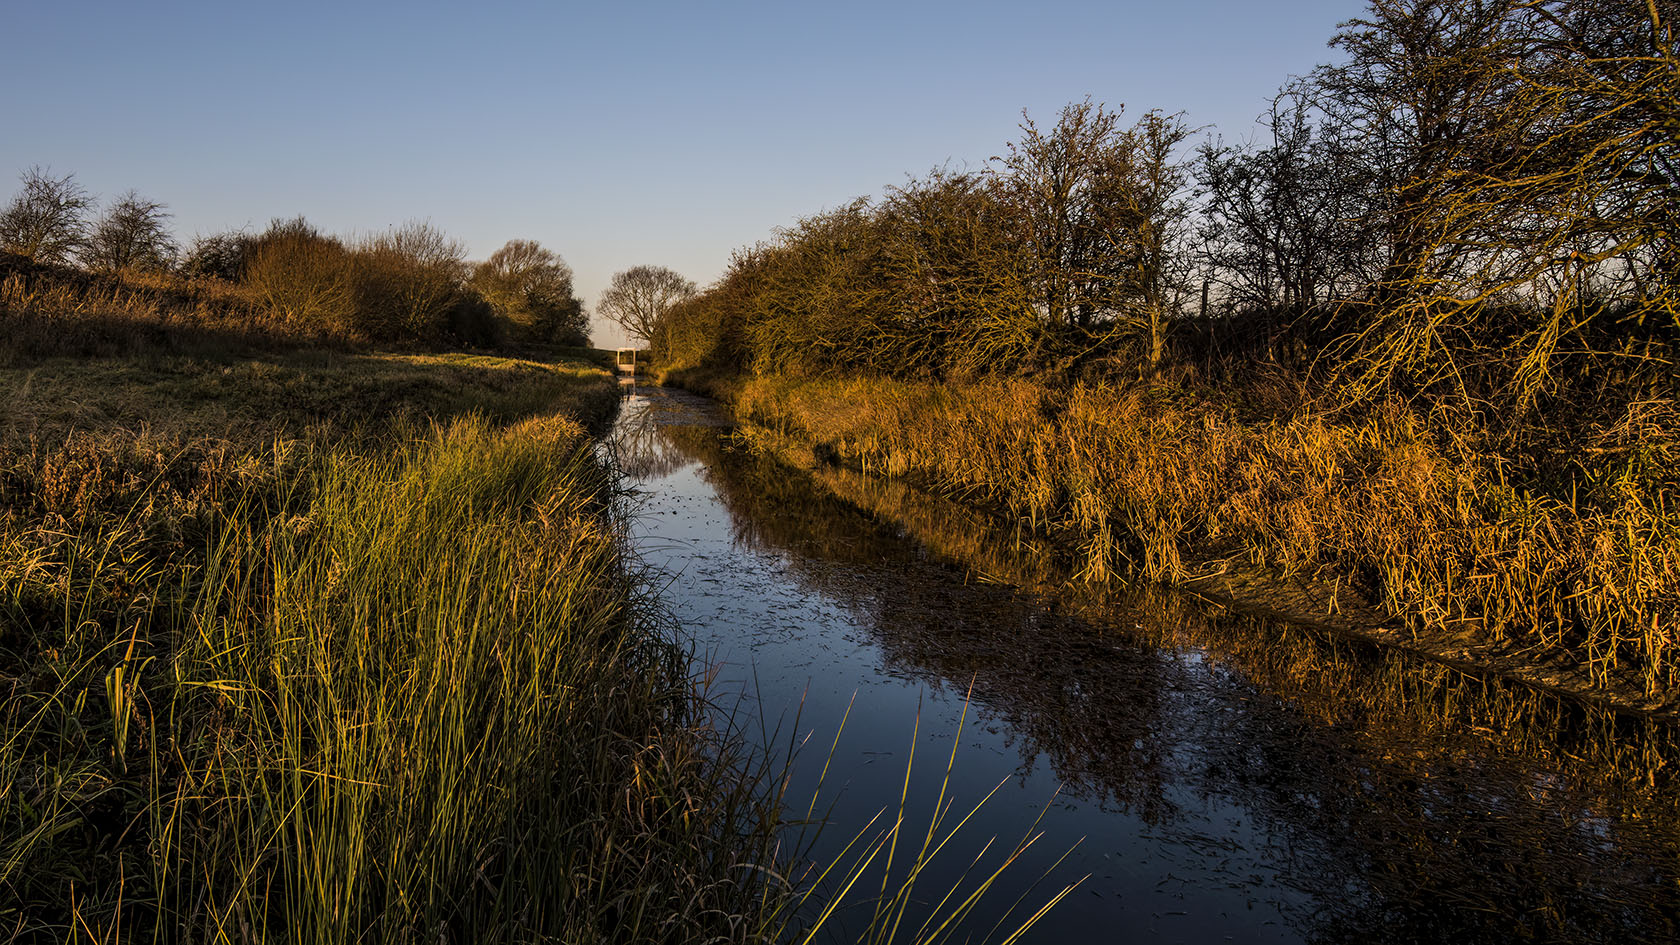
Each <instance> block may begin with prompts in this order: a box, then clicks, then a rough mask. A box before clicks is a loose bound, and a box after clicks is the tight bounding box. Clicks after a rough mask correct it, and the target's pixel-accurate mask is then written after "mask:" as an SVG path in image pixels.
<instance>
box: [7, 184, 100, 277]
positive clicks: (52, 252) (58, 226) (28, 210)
mask: <svg viewBox="0 0 1680 945" xmlns="http://www.w3.org/2000/svg"><path fill="white" fill-rule="evenodd" d="M20 179H21V180H22V181H23V192H22V193H20V194H18V195H17V196H16V197H14V198H12V202H11V204H10V205H8V206H7V207H6V209H5V210H4V211H3V212H0V249H4V250H6V251H7V252H12V253H17V254H18V255H20V256H27V257H28V258H30V259H32V260H34V261H35V262H40V263H60V264H62V263H67V262H69V261H70V258H71V256H72V255H73V254H74V253H75V252H76V250H77V249H79V248H80V247H81V246H82V243H83V241H84V240H85V239H86V238H87V220H86V218H85V214H86V213H87V211H88V209H89V208H91V207H92V206H93V198H92V197H90V196H88V193H87V191H85V190H83V189H82V188H81V186H80V185H79V184H77V183H76V176H75V175H74V174H66V175H64V176H63V177H53V176H51V175H50V174H49V173H48V172H47V171H46V170H45V169H43V168H40V167H32V168H30V169H29V170H27V171H25V172H24V173H23V175H22V176H21V178H20Z"/></svg>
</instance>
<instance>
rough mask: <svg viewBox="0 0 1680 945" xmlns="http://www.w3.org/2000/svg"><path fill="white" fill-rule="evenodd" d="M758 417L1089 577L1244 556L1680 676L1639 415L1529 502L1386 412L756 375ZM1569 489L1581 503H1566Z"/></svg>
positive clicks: (1386, 599)
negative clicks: (921, 490) (1253, 412)
mask: <svg viewBox="0 0 1680 945" xmlns="http://www.w3.org/2000/svg"><path fill="white" fill-rule="evenodd" d="M735 400H736V404H737V409H738V411H739V413H740V414H741V416H742V417H743V418H745V419H747V420H749V421H751V422H753V423H757V424H760V425H763V426H766V427H769V428H772V429H775V430H778V431H780V432H783V433H786V434H789V435H793V436H797V437H800V438H803V439H805V440H807V441H808V442H811V443H812V444H813V445H814V448H815V450H816V452H817V453H818V454H819V455H820V456H825V457H828V458H830V459H832V460H834V461H838V462H841V463H844V464H847V465H851V466H855V467H857V468H860V469H863V470H865V471H869V472H877V473H880V474H883V475H889V476H904V477H908V478H911V479H913V480H916V481H918V482H920V483H921V484H923V485H927V486H931V487H933V488H935V489H937V490H939V491H942V492H945V493H947V494H953V495H957V496H959V497H963V498H967V499H970V500H975V501H980V502H983V503H986V504H991V505H994V506H998V507H1001V508H1003V509H1006V510H1008V511H1009V512H1011V513H1012V514H1014V515H1016V516H1018V517H1019V518H1020V519H1021V520H1023V521H1025V522H1027V523H1029V524H1030V525H1031V526H1033V527H1034V528H1035V529H1038V530H1041V531H1043V532H1046V533H1050V534H1054V535H1056V536H1057V537H1058V539H1059V540H1061V541H1064V542H1066V543H1070V544H1072V545H1074V546H1075V547H1076V549H1077V551H1078V558H1079V561H1080V562H1081V565H1082V569H1083V576H1085V577H1088V578H1095V579H1102V578H1107V577H1110V576H1113V575H1115V574H1119V573H1136V574H1141V575H1143V576H1145V577H1147V578H1150V579H1155V580H1162V581H1169V582H1184V581H1188V580H1192V579H1194V578H1196V577H1197V576H1198V575H1202V574H1206V573H1208V572H1210V571H1214V570H1217V569H1219V568H1220V567H1222V566H1223V564H1224V563H1226V562H1229V561H1232V560H1233V559H1236V560H1239V561H1241V562H1242V563H1244V564H1247V565H1255V566H1259V567H1262V568H1265V569H1268V570H1272V571H1274V572H1276V573H1277V574H1279V575H1282V576H1285V577H1296V576H1299V577H1306V578H1312V579H1319V580H1323V581H1326V582H1330V583H1333V584H1340V585H1343V586H1349V587H1352V588H1354V589H1355V590H1357V591H1359V592H1360V593H1361V594H1362V595H1363V596H1364V597H1366V598H1368V599H1369V600H1371V601H1372V602H1374V603H1376V604H1377V605H1379V606H1380V607H1381V608H1383V609H1384V610H1386V611H1387V612H1388V613H1390V614H1392V615H1394V616H1396V617H1398V618H1401V619H1403V620H1405V621H1407V622H1409V623H1410V624H1411V625H1412V626H1414V627H1417V628H1423V627H1429V628H1447V629H1449V630H1451V631H1452V632H1454V633H1458V634H1462V635H1463V637H1464V639H1466V640H1467V641H1480V642H1491V643H1494V644H1497V645H1500V646H1503V647H1506V648H1508V649H1509V650H1512V651H1515V652H1520V653H1522V654H1524V655H1525V657H1526V658H1528V659H1532V660H1534V661H1536V662H1547V661H1555V662H1560V663H1566V664H1568V665H1569V666H1570V667H1573V668H1574V669H1576V670H1578V671H1579V672H1580V673H1582V674H1584V675H1585V677H1586V678H1587V679H1588V680H1590V684H1591V685H1592V686H1593V687H1595V688H1598V689H1605V690H1609V689H1620V690H1624V691H1632V692H1637V693H1642V694H1643V696H1644V697H1645V700H1646V701H1647V702H1654V703H1658V704H1662V705H1667V704H1668V702H1669V696H1668V694H1669V693H1670V692H1671V691H1672V687H1673V686H1674V684H1675V683H1676V682H1677V681H1680V668H1677V667H1676V665H1675V661H1676V655H1677V652H1680V651H1677V650H1676V644H1677V642H1680V639H1677V636H1680V627H1677V620H1680V505H1677V499H1680V493H1677V488H1680V486H1677V484H1676V481H1675V479H1674V475H1673V470H1674V469H1675V468H1677V461H1680V422H1677V418H1676V414H1675V412H1674V410H1673V408H1672V406H1671V405H1669V404H1667V403H1663V402H1651V403H1638V404H1634V405H1633V406H1631V407H1630V408H1629V409H1628V412H1627V415H1626V416H1624V417H1622V418H1620V420H1619V421H1618V422H1616V423H1614V424H1610V425H1607V426H1606V427H1605V428H1603V429H1602V430H1600V431H1598V434H1597V436H1596V438H1595V440H1594V442H1593V444H1592V446H1591V447H1590V448H1589V449H1588V450H1587V451H1585V454H1584V457H1585V458H1584V459H1583V461H1582V462H1581V463H1580V464H1579V466H1578V469H1579V475H1578V476H1577V478H1576V479H1575V480H1574V481H1573V482H1572V484H1571V486H1570V487H1569V488H1568V489H1565V490H1557V489H1553V490H1540V489H1533V488H1525V487H1524V486H1523V485H1522V484H1520V483H1518V482H1515V481H1513V480H1512V478H1511V477H1510V475H1509V474H1508V473H1507V471H1506V466H1505V464H1504V463H1502V462H1501V461H1500V460H1499V459H1498V457H1497V455H1496V454H1492V453H1487V454H1484V453H1479V452H1477V451H1476V450H1474V449H1473V448H1471V447H1468V446H1466V445H1465V444H1464V443H1463V442H1462V441H1455V440H1453V438H1452V437H1451V436H1450V433H1448V434H1444V433H1443V430H1449V431H1450V428H1451V425H1452V419H1451V418H1450V417H1446V416H1442V417H1420V416H1418V415H1417V414H1416V413H1414V412H1412V411H1410V410H1408V409H1406V408H1404V407H1401V406H1399V405H1394V404H1390V405H1387V406H1386V407H1384V408H1381V409H1376V410H1372V411H1369V412H1367V413H1365V414H1364V415H1362V416H1359V417H1351V418H1347V417H1344V418H1340V419H1332V418H1331V417H1328V416H1325V415H1320V414H1316V413H1314V412H1312V411H1310V410H1307V409H1304V408H1302V409H1295V410H1289V411H1279V412H1275V413H1270V414H1268V415H1267V416H1264V417H1262V418H1260V419H1253V418H1247V417H1240V416H1239V415H1238V412H1237V410H1236V408H1235V407H1234V406H1232V405H1231V404H1230V403H1229V402H1228V400H1222V399H1221V398H1216V397H1205V396H1193V397H1192V396H1180V395H1177V394H1175V392H1174V391H1173V390H1172V389H1171V388H1169V387H1166V386H1165V385H1141V384H1138V385H1099V384H1076V385H1073V386H1072V387H1069V388H1063V389H1054V388H1050V387H1047V386H1045V385H1040V384H1037V383H1034V382H1031V381H1025V380H990V381H981V382H974V383H970V384H964V385H938V384H931V383H918V382H907V381H895V380H886V379H850V380H797V379H790V378H777V377H761V378H754V379H751V380H749V381H747V382H746V383H745V384H744V385H742V386H741V387H740V388H739V390H738V393H736V395H735ZM1560 492H1561V495H1560Z"/></svg>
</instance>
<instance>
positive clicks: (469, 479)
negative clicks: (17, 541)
mask: <svg viewBox="0 0 1680 945" xmlns="http://www.w3.org/2000/svg"><path fill="white" fill-rule="evenodd" d="M606 487H607V479H606V473H605V472H604V471H603V470H602V469H601V468H600V467H599V466H598V465H597V464H596V463H595V462H594V461H593V459H592V458H591V457H590V455H589V452H588V441H587V439H586V438H585V437H584V436H583V435H582V432H581V430H580V429H579V428H578V427H577V426H576V425H575V424H573V423H571V422H569V421H564V420H555V419H545V420H533V421H527V422H525V423H523V424H519V425H516V426H515V427H513V428H511V429H508V430H506V431H498V430H496V429H494V428H492V427H490V426H489V425H488V424H486V423H485V422H483V421H477V420H468V421H461V422H458V423H455V424H453V425H451V426H448V427H439V428H437V429H435V430H433V431H431V432H430V433H428V434H426V435H425V436H423V437H419V438H417V439H415V440H414V441H413V442H411V443H409V444H408V445H406V446H405V447H403V448H401V449H398V450H395V451H392V452H389V453H379V454H372V455H370V454H367V453H361V452H357V451H354V450H350V449H345V448H337V449H332V450H328V451H326V452H324V453H323V454H322V455H319V456H317V457H315V459H314V460H313V461H312V462H311V463H309V464H308V474H307V476H306V477H305V478H304V479H303V480H302V481H300V482H299V483H298V484H297V485H296V486H295V487H293V488H292V489H290V490H283V491H282V493H281V494H280V495H279V496H278V497H275V496H263V495H252V496H251V497H250V499H249V500H248V501H246V502H243V503H240V504H238V505H237V506H236V507H235V508H234V509H233V510H232V512H231V513H230V514H229V516H228V520H227V522H226V526H225V527H224V528H222V529H220V530H219V532H218V534H217V535H216V536H215V537H214V538H213V539H212V544H211V545H210V547H209V548H208V549H207V551H206V553H205V554H204V555H203V557H202V562H201V564H199V565H198V566H197V567H196V568H193V569H191V571H190V573H189V572H186V571H180V570H178V571H175V572H172V573H170V574H169V575H168V576H165V575H162V574H158V575H155V576H154V577H153V578H152V583H151V586H150V587H148V588H147V593H146V594H144V595H142V596H144V597H147V598H149V599H151V600H154V601H158V600H161V601H165V602H166V603H164V604H162V605H161V606H155V607H149V608H148V607H145V606H141V607H138V608H135V609H133V610H132V612H131V613H130V614H129V617H130V618H131V619H121V618H120V617H119V619H115V620H113V619H97V618H99V617H101V616H104V617H107V618H108V617H109V616H110V615H108V614H105V615H101V614H100V613H99V608H98V606H97V601H95V600H94V597H95V596H96V594H95V592H94V591H93V588H94V587H96V586H97V585H98V584H99V583H100V580H101V578H102V576H104V575H105V574H109V575H111V576H115V575H116V574H117V573H118V568H117V567H116V566H115V565H116V563H115V562H111V561H108V560H100V559H98V558H94V559H93V560H92V561H91V562H90V565H89V567H91V569H92V573H91V574H89V575H87V576H86V578H85V579H80V578H78V579H73V580H72V581H71V587H73V588H77V589H80V590H81V594H80V595H79V597H78V595H76V594H71V595H67V596H66V597H65V607H66V614H65V620H64V626H65V627H66V630H65V635H64V638H63V640H62V641H61V645H60V646H58V647H55V648H53V652H51V653H46V654H43V655H42V659H41V660H40V661H39V663H38V665H37V667H35V669H37V670H38V671H39V670H40V669H41V668H42V667H46V668H47V670H48V673H47V675H45V677H44V678H43V676H42V675H37V676H35V677H34V678H31V679H29V680H27V681H25V682H23V683H22V684H21V685H23V686H25V687H27V690H28V691H27V692H26V693H24V694H22V695H21V696H15V697H14V698H12V699H9V700H8V701H7V702H6V708H5V710H4V723H5V724H4V733H5V734H4V741H3V742H0V747H3V751H0V779H3V780H0V818H3V822H4V825H5V828H6V829H5V830H4V831H3V836H4V838H5V839H4V840H3V841H0V921H3V922H4V924H5V925H6V926H7V927H8V929H9V930H15V931H16V933H17V934H18V935H19V936H20V937H22V938H24V939H31V938H35V939H63V938H69V937H74V936H82V935H85V936H90V937H93V938H98V939H110V938H111V937H113V936H115V937H120V938H122V939H129V940H133V939H141V938H152V939H161V940H183V939H189V938H190V939H194V940H207V941H241V942H244V941H269V940H286V941H334V942H342V941H348V940H381V941H396V940H409V939H421V938H424V939H431V940H437V939H440V938H443V939H448V940H456V941H461V940H472V941H503V940H521V941H526V940H531V939H533V938H551V939H555V940H564V941H578V940H589V941H641V940H649V939H661V940H663V939H671V940H704V939H708V938H711V937H713V936H714V935H719V934H721V935H723V936H725V937H726V938H728V937H730V936H731V935H734V934H735V933H734V932H732V931H731V930H732V929H736V930H738V929H740V928H744V927H745V926H744V924H743V919H742V916H743V915H744V914H746V911H747V910H749V909H751V908H753V903H754V901H755V900H754V898H753V883H752V881H751V877H752V876H753V875H754V874H753V873H752V872H751V871H750V870H747V869H745V868H744V867H746V866H750V865H754V864H752V863H748V862H743V857H745V856H746V854H748V853H752V852H755V851H756V850H757V849H758V848H755V847H754V846H753V845H752V844H751V843H750V842H743V840H742V837H743V835H750V833H751V832H752V830H753V829H754V826H755V825H756V824H759V823H761V822H773V818H766V816H765V811H764V810H763V808H762V803H763V801H762V798H760V797H758V796H757V795H756V794H755V793H754V792H753V790H752V788H753V784H752V782H751V779H750V778H743V777H740V776H739V775H740V772H739V771H738V770H735V769H736V768H737V767H738V766H739V765H740V764H741V763H740V762H739V761H738V760H737V759H736V758H734V757H733V756H731V755H730V754H729V753H728V752H726V751H713V750H708V747H707V745H708V741H707V736H706V734H705V731H704V728H703V726H702V721H703V720H701V719H700V718H699V717H698V716H697V715H696V713H695V706H694V703H693V700H692V693H691V691H690V689H689V685H688V679H687V675H686V673H687V669H686V659H685V657H684V654H683V653H682V652H681V651H680V650H678V649H677V648H675V647H674V646H673V645H672V644H671V643H669V642H668V641H667V640H666V639H665V638H664V637H663V636H662V635H661V634H660V633H658V632H657V628H656V626H655V623H654V622H653V617H652V612H651V611H650V609H649V607H648V605H647V603H646V602H645V601H644V600H643V599H641V597H640V596H639V595H640V591H639V589H638V588H637V586H636V585H635V584H634V583H633V582H632V581H631V579H630V578H629V576H628V574H627V572H626V569H625V567H624V564H623V562H622V561H621V559H620V554H621V549H620V545H619V543H618V542H617V540H616V533H615V531H614V529H615V525H614V523H613V521H612V517H611V515H610V513H609V509H608V506H607V505H606V499H607V492H606ZM96 537H98V536H96ZM84 618H87V619H84ZM12 684H13V686H14V687H17V686H18V685H20V684H19V683H18V682H16V681H14V682H13V683H12Z"/></svg>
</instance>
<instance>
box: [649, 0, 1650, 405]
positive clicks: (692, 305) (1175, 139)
mask: <svg viewBox="0 0 1680 945" xmlns="http://www.w3.org/2000/svg"><path fill="white" fill-rule="evenodd" d="M1677 18H1680V4H1676V3H1675V2H1674V0H1667V2H1662V0H1645V2H1611V0H1371V2H1370V3H1369V6H1368V9H1367V10H1366V12H1365V15H1364V16H1362V17H1360V18H1358V19H1354V20H1351V21H1348V22H1346V23H1344V24H1342V25H1341V27H1340V28H1339V31H1338V32H1337V33H1336V34H1335V35H1334V37H1333V38H1332V40H1331V45H1332V46H1334V47H1336V48H1337V49H1339V50H1340V51H1341V53H1342V61H1341V62H1339V63H1337V64H1334V65H1325V66H1321V67H1319V68H1317V69H1315V70H1313V71H1312V72H1311V73H1310V74H1308V75H1306V76H1304V77H1301V78H1298V79H1294V80H1291V81H1289V82H1288V83H1287V84H1285V85H1284V86H1283V87H1282V88H1281V89H1280V90H1279V91H1278V93H1277V95H1276V98H1275V100H1274V102H1273V104H1272V106H1271V108H1270V109H1269V110H1268V112H1267V114H1265V115H1264V116H1262V118H1261V122H1262V124H1263V125H1264V126H1265V128H1266V130H1267V131H1268V132H1269V134H1268V135H1267V137H1268V138H1269V140H1266V141H1263V142H1257V143H1252V144H1228V143H1225V142H1223V141H1221V140H1219V139H1217V138H1209V139H1205V140H1203V141H1202V142H1201V143H1200V145H1199V146H1198V147H1193V146H1192V139H1193V138H1194V137H1195V136H1196V131H1195V130H1194V129H1192V128H1190V127H1189V126H1188V125H1187V124H1186V123H1185V119H1184V117H1183V116H1181V115H1174V114H1169V113H1165V112H1160V111H1152V112H1148V113H1145V114H1144V115H1142V116H1141V117H1140V118H1138V119H1137V120H1136V121H1132V122H1130V123H1127V122H1125V121H1124V120H1123V119H1122V115H1123V110H1122V109H1120V108H1115V109H1109V108H1108V107H1106V106H1105V105H1103V104H1100V103H1093V102H1091V101H1090V100H1088V99H1087V100H1085V101H1082V102H1076V103H1073V104H1070V105H1068V106H1066V107H1065V108H1063V109H1062V111H1061V113H1060V114H1059V115H1058V116H1057V120H1056V121H1055V123H1054V125H1053V126H1052V127H1048V128H1044V127H1040V126H1039V124H1037V123H1036V122H1035V121H1034V120H1033V119H1032V118H1031V117H1030V116H1029V117H1027V118H1026V119H1025V120H1024V121H1023V123H1022V124H1021V126H1020V127H1021V135H1020V137H1019V138H1018V139H1017V140H1016V141H1014V142H1011V143H1009V144H1008V145H1007V146H1006V147H1005V150H1004V151H1003V152H1002V154H1000V155H999V156H997V157H994V158H992V159H991V160H990V161H989V162H988V163H987V164H986V165H985V166H983V167H982V168H980V169H978V170H953V169H950V168H942V169H936V170H934V171H932V172H931V173H929V174H926V175H924V176H921V177H917V178H912V179H910V180H909V181H907V182H906V183H904V184H902V185H900V186H897V187H893V188H889V189H888V190H887V191H886V192H885V194H884V195H883V196H882V197H880V198H878V199H859V200H857V201H855V202H853V203H851V204H848V205H846V206H842V207H839V208H836V209H832V210H828V211H825V212H822V213H818V214H815V215H813V216H809V217H806V218H804V219H801V220H799V221H797V222H795V223H794V224H792V225H791V226H789V227H787V228H785V229H783V230H780V231H778V232H777V233H776V234H775V235H774V236H773V238H771V239H769V240H767V241H765V242H762V243H759V244H757V245H755V246H751V247H747V248H744V249H741V250H739V251H737V252H736V253H735V255H734V256H733V258H732V259H731V262H730V264H729V266H728V268H727V270H726V272H725V274H724V275H723V277H722V278H721V279H720V280H719V281H718V282H716V283H715V284H714V285H712V286H710V287H709V288H708V289H707V291H705V292H704V293H701V294H699V295H697V296H694V297H692V298H689V299H686V300H682V301H679V302H677V303H676V304H673V305H671V306H670V307H669V309H668V311H667V312H666V314H664V315H663V317H662V318H661V319H660V320H659V323H658V324H657V326H656V327H655V329H654V330H653V331H651V332H650V335H651V337H652V340H653V343H654V346H655V348H656V353H658V354H659V355H661V356H662V357H664V358H665V359H667V360H668V361H670V362H672V363H677V364H707V365H711V366H715V367H723V368H728V369H731V370H749V369H751V370H759V371H780V372H787V373H796V374H799V373H804V374H824V373H837V372H839V373H844V372H864V373H879V374H890V375H899V376H919V377H932V378H943V377H961V376H973V375H981V374H999V373H1008V374H1023V373H1025V374H1033V375H1039V376H1063V377H1079V376H1088V375H1090V374H1091V373H1093V372H1097V373H1101V372H1109V373H1113V372H1116V371H1119V372H1131V373H1141V374H1153V373H1158V372H1160V371H1161V370H1162V369H1163V368H1165V367H1169V366H1171V365H1173V364H1180V363H1184V364H1188V363H1194V364H1197V365H1201V366H1209V365H1215V366H1223V367H1224V368H1225V369H1227V370H1229V369H1231V367H1232V366H1233V365H1235V366H1237V368H1238V369H1240V368H1241V366H1242V365H1247V364H1252V363H1254V362H1255V361H1268V362H1282V363H1284V364H1287V365H1289V366H1292V367H1294V368H1297V369H1300V370H1302V371H1312V372H1315V373H1317V374H1319V375H1321V376H1323V377H1324V378H1326V379H1327V380H1329V381H1331V382H1333V384H1334V386H1335V388H1336V389H1337V390H1338V391H1341V392H1343V393H1345V394H1347V395H1348V396H1350V397H1353V398H1355V399H1358V398H1361V397H1366V396H1370V395H1373V394H1380V393H1382V392H1400V393H1402V394H1404V395H1406V396H1414V395H1417V394H1420V393H1433V394H1438V395H1440V396H1442V397H1447V398H1457V399H1459V400H1460V401H1463V402H1465V403H1472V404H1477V405H1482V406H1486V405H1494V406H1497V407H1500V408H1502V409H1511V410H1517V411H1525V410H1526V411H1532V410H1534V409H1535V408H1536V407H1537V406H1538V405H1540V404H1542V402H1544V401H1545V400H1546V399H1547V398H1552V399H1554V400H1555V399H1556V398H1558V397H1559V396H1563V395H1566V394H1568V393H1569V390H1570V385H1571V384H1572V383H1574V382H1576V381H1579V380H1580V379H1581V378H1582V377H1584V376H1586V375H1591V374H1593V373H1594V372H1599V373H1601V374H1602V373H1604V372H1607V371H1608V372H1610V373H1617V372H1620V374H1624V375H1625V374H1628V373H1629V372H1630V370H1631V372H1632V373H1639V370H1643V369H1642V368H1639V367H1638V366H1640V365H1645V366H1647V367H1649V366H1650V365H1653V364H1657V365H1661V364H1666V363H1667V362H1666V352H1667V351H1668V350H1670V346H1671V345H1672V343H1673V342H1674V340H1675V336H1676V334H1677V332H1680V297H1677V294H1676V284H1677V278H1676V277H1677V276H1680V212H1677V211H1680V104H1677V103H1680V52H1677V49H1676V42H1675V33H1674V29H1675V20H1676V19H1677ZM1630 366H1632V367H1631V368H1630ZM1646 373H1650V372H1649V371H1647V372H1646ZM1659 373H1660V372H1659ZM1668 373H1669V374H1670V375H1671V374H1672V372H1671V371H1669V372H1668Z"/></svg>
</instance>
